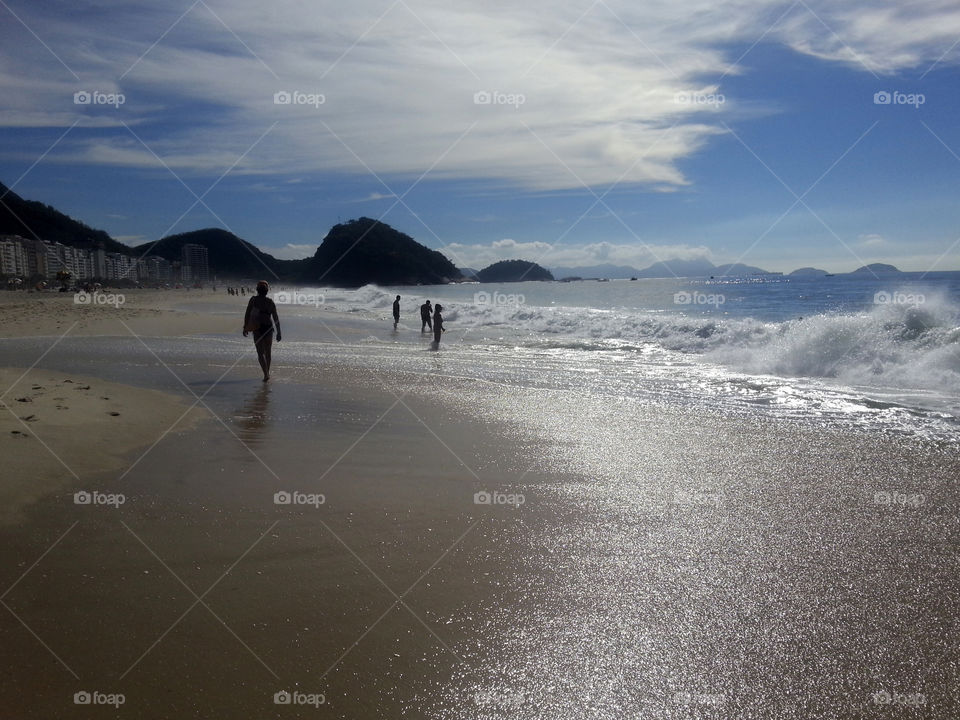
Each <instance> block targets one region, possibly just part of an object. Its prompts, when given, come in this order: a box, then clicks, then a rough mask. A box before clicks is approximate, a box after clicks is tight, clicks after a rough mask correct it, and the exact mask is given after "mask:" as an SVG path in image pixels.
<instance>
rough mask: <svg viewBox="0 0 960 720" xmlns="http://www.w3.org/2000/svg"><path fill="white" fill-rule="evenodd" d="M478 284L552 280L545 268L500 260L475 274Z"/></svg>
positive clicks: (517, 261) (525, 261)
mask: <svg viewBox="0 0 960 720" xmlns="http://www.w3.org/2000/svg"><path fill="white" fill-rule="evenodd" d="M477 280H479V281H480V282H521V281H523V280H553V275H552V274H551V273H550V271H549V270H547V269H546V268H543V267H540V266H539V265H537V264H536V263H535V262H530V261H529V260H501V261H500V262H495V263H494V264H493V265H488V266H487V267H485V268H484V269H483V270H481V271H480V272H478V273H477Z"/></svg>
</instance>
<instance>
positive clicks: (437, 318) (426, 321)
mask: <svg viewBox="0 0 960 720" xmlns="http://www.w3.org/2000/svg"><path fill="white" fill-rule="evenodd" d="M442 312H443V305H441V304H440V303H437V304H436V305H435V306H433V307H431V305H430V301H429V300H427V301H426V302H424V303H423V305H421V306H420V332H426V330H427V328H430V329H431V330H433V347H434V349H436V348H438V347H440V335H441V334H442V333H444V332H446V329H445V328H444V327H443V315H442ZM431 313H432V317H431ZM399 324H400V296H399V295H397V299H396V300H394V301H393V329H394V330H396V329H397V325H399Z"/></svg>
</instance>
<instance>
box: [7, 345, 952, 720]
mask: <svg viewBox="0 0 960 720" xmlns="http://www.w3.org/2000/svg"><path fill="white" fill-rule="evenodd" d="M119 334H120V333H118V335H119ZM131 347H132V346H131ZM157 347H158V348H159V349H158V352H160V353H161V355H163V356H164V357H165V358H166V357H167V355H165V354H163V345H162V344H161V345H158V346H157ZM283 348H284V346H283V345H281V346H280V348H279V349H278V357H280V358H284V355H283V354H282V353H283V352H287V353H288V359H286V360H285V362H284V364H281V366H280V368H281V370H282V371H280V372H275V381H272V382H271V383H269V384H263V383H261V382H259V380H258V379H256V378H257V373H256V369H255V364H254V361H253V360H252V358H251V357H249V356H248V357H245V358H243V359H242V362H239V363H238V364H236V365H235V367H233V369H232V370H230V372H229V373H228V374H227V375H226V376H224V377H223V378H222V379H221V380H219V381H218V378H219V377H221V374H222V373H223V372H224V371H225V370H226V369H227V368H228V367H229V363H228V362H226V361H225V360H224V359H223V358H221V357H220V356H219V355H217V356H213V355H212V356H211V359H210V360H209V367H196V363H194V364H193V365H190V364H189V363H186V361H183V360H182V359H180V358H179V357H178V358H176V362H173V360H171V363H172V364H173V367H175V368H176V369H177V371H178V372H181V373H188V372H189V373H192V374H190V375H189V377H187V378H186V379H187V385H188V386H189V387H191V388H193V389H194V391H195V392H197V393H198V394H201V393H203V392H205V391H207V389H208V386H210V385H214V384H215V387H214V388H213V389H211V390H210V391H209V393H208V394H207V395H205V396H204V397H205V399H206V402H207V403H208V404H209V407H210V413H211V415H212V417H211V418H208V419H207V420H205V421H202V422H200V423H198V424H197V425H196V426H195V427H194V428H193V429H192V430H191V431H190V432H187V433H184V434H182V435H180V436H176V437H174V436H173V435H169V436H167V437H165V438H164V439H163V440H161V441H160V442H159V443H157V445H156V446H155V447H154V448H153V449H152V450H151V451H150V453H149V454H148V455H147V456H146V457H144V458H143V460H142V461H140V462H139V463H138V465H137V467H136V469H135V471H134V472H130V473H128V474H127V475H126V476H125V477H123V479H122V481H121V480H120V479H119V475H120V473H119V472H117V471H112V472H111V471H102V472H99V473H98V472H92V473H90V474H86V473H85V474H84V476H83V478H84V480H88V479H89V482H88V484H91V485H95V486H96V487H99V488H104V489H105V491H118V492H119V491H122V492H123V493H124V494H125V497H126V502H125V503H124V504H122V505H120V506H119V507H113V506H110V505H92V504H91V505H84V506H78V505H75V504H74V503H73V497H72V491H73V490H74V489H75V488H74V487H67V488H65V489H64V491H62V492H60V493H57V494H52V495H50V494H47V495H45V496H43V497H42V498H41V499H39V500H38V501H37V502H34V503H33V504H31V505H29V506H28V507H27V508H26V509H25V510H24V515H23V517H22V519H21V521H20V522H19V523H18V524H16V525H13V526H8V527H6V528H3V529H0V540H2V541H0V548H2V549H0V553H2V562H0V568H2V576H0V598H2V600H3V603H4V605H5V606H6V607H5V609H2V612H0V618H2V619H0V643H2V646H3V647H4V649H5V652H4V653H3V660H2V661H0V662H2V665H0V706H2V707H3V708H4V709H5V712H6V713H7V714H9V715H10V716H11V717H23V718H33V717H37V718H41V717H43V718H46V717H74V716H77V717H79V716H81V715H83V716H86V715H87V714H89V713H91V712H93V711H94V709H93V708H85V707H78V706H75V705H74V704H73V695H74V693H76V692H78V691H84V690H86V691H90V692H93V691H99V692H101V693H104V694H105V695H104V697H107V696H109V694H110V693H122V694H123V695H124V698H125V702H124V705H123V706H122V708H121V709H120V710H119V711H118V712H114V710H113V708H109V707H107V708H99V709H98V710H99V712H111V713H114V714H115V715H117V716H119V717H129V718H161V717H197V718H206V717H320V716H323V717H333V718H356V717H410V718H542V717H555V718H570V719H573V718H577V719H579V718H596V717H604V718H606V717H610V718H615V717H616V718H619V717H651V718H660V717H676V718H687V717H719V718H727V717H729V718H741V717H743V718H746V717H757V718H765V717H775V718H797V720H800V719H801V718H819V717H823V718H834V717H836V718H859V717H875V716H879V717H924V718H944V719H946V718H953V717H956V716H957V713H958V710H960V702H958V698H957V690H956V688H957V686H958V685H957V681H958V679H960V678H958V670H957V668H958V660H960V651H958V649H957V646H956V643H955V642H954V640H953V638H954V637H955V635H956V630H957V627H956V618H957V617H958V616H960V613H958V611H960V608H958V607H957V605H958V601H960V600H958V599H960V592H958V590H960V587H958V585H960V582H958V580H957V574H956V571H955V566H956V560H955V552H956V549H957V547H958V546H960V542H958V541H960V537H958V533H960V524H958V521H957V517H958V510H960V493H958V491H957V488H956V478H957V477H960V472H958V471H960V461H958V457H957V452H956V449H955V448H954V447H948V446H936V445H931V444H925V443H921V442H919V441H917V440H915V439H912V438H909V437H906V436H902V437H898V436H870V435H866V434H863V433H849V432H838V431H836V430H829V429H826V428H817V427H816V426H814V425H801V424H798V423H791V422H787V421H781V422H761V421H759V420H757V421H749V420H744V419H741V418H730V417H723V416H721V415H709V414H703V413H692V412H690V411H689V410H684V409H682V408H671V407H669V406H652V405H647V404H644V403H641V402H637V401H632V400H628V399H623V398H619V399H617V398H603V397H596V396H590V395H588V394H585V393H574V392H559V391H555V390H550V389H531V388H518V387H515V386H507V385H500V384H496V383H489V382H482V381H478V380H472V379H470V378H454V377H448V376H445V375H444V367H445V366H444V360H443V353H440V354H434V355H432V356H427V357H429V359H428V360H425V365H424V372H423V373H405V372H403V373H401V372H395V371H390V369H389V368H386V369H384V370H383V371H380V372H376V373H372V372H370V371H366V370H362V369H357V368H353V367H351V366H350V364H349V362H348V358H345V359H344V361H343V362H328V363H325V364H323V365H320V366H313V365H307V364H303V363H301V362H294V361H291V360H290V359H289V357H290V356H294V357H295V356H296V351H295V349H294V348H292V347H291V348H288V349H287V350H284V349H283ZM410 351H411V350H410V349H409V348H407V347H398V348H397V352H410ZM85 352H86V351H85ZM211 352H212V351H211ZM224 352H225V354H226V355H228V356H229V352H230V348H227V350H226V351H224ZM89 353H90V354H91V356H92V357H95V356H96V348H95V347H93V348H92V349H90V350H89ZM86 358H87V355H86V354H84V353H82V352H78V351H76V350H74V351H72V353H71V355H70V357H66V356H64V357H58V356H57V355H56V353H51V354H50V356H48V357H47V358H45V360H44V362H43V363H42V365H43V366H44V369H45V371H49V372H55V371H56V370H57V369H58V367H59V368H60V370H61V371H62V370H65V369H68V368H69V369H75V368H76V367H78V366H82V365H83V364H84V363H85V362H87V360H86ZM121 370H122V372H123V373H124V374H123V375H122V377H124V378H126V381H127V382H134V380H136V377H137V374H136V373H137V372H140V373H147V372H148V370H149V372H151V373H152V372H156V369H148V368H145V367H144V368H139V369H138V368H137V367H135V368H134V369H133V370H130V369H126V368H123V369H122V368H119V367H118V368H114V369H113V371H111V369H110V368H109V367H104V366H100V367H96V366H93V365H91V367H90V368H89V373H88V374H89V376H91V377H94V378H95V377H96V376H97V375H98V374H101V375H102V376H112V377H114V378H119V377H121V374H120V373H121ZM141 380H142V382H141V383H139V384H143V385H145V386H148V387H154V386H155V385H154V384H153V380H151V381H150V382H148V381H147V376H146V375H143V377H142V378H141ZM134 384H137V383H134ZM171 392H172V394H173V395H174V396H175V397H178V398H179V399H180V400H181V401H184V402H187V401H191V398H190V396H189V395H186V394H185V393H184V392H183V389H182V388H181V389H180V390H179V391H176V389H175V387H174V389H173V390H171ZM178 392H179V394H178ZM398 397H400V398H401V400H399V401H398ZM138 453H140V454H142V449H140V450H139V451H134V452H131V453H129V454H128V455H127V457H128V458H132V457H134V456H137V455H138ZM104 470H105V469H104ZM77 487H79V485H77ZM284 492H286V493H300V495H296V496H295V498H296V499H297V500H299V501H301V502H302V503H303V504H292V503H291V504H277V503H276V502H275V495H276V493H284ZM486 492H490V493H494V498H495V499H496V500H497V501H503V502H502V503H500V504H490V505H485V504H476V502H475V494H476V493H486ZM320 495H322V496H323V498H322V499H323V502H322V503H321V502H320ZM521 495H522V496H523V497H522V500H523V502H522V504H517V503H519V500H520V496H521ZM280 497H281V499H283V498H284V497H285V496H280ZM486 497H487V496H486V495H481V496H480V499H484V498H486ZM511 499H512V501H513V503H514V504H510V502H511ZM283 690H286V691H290V692H293V691H296V692H299V693H303V695H300V696H298V699H299V700H300V701H304V702H309V701H317V702H318V701H319V696H320V694H322V695H323V700H324V704H323V705H322V706H321V707H319V709H317V708H314V707H313V706H311V705H309V704H301V705H297V706H285V705H276V704H274V693H276V692H279V691H283Z"/></svg>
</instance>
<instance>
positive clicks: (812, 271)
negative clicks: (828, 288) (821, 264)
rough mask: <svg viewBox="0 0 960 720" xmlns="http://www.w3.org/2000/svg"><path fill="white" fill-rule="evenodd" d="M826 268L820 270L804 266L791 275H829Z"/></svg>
mask: <svg viewBox="0 0 960 720" xmlns="http://www.w3.org/2000/svg"><path fill="white" fill-rule="evenodd" d="M829 274H830V273H828V272H827V271H826V270H820V269H819V268H815V267H802V268H797V269H796V270H794V271H793V272H792V273H790V275H800V276H805V277H810V276H815V275H829Z"/></svg>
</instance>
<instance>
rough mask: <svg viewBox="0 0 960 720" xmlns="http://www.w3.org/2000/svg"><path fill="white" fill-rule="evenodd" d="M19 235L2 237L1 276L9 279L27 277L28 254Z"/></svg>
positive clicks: (0, 248)
mask: <svg viewBox="0 0 960 720" xmlns="http://www.w3.org/2000/svg"><path fill="white" fill-rule="evenodd" d="M24 242H26V241H25V240H24V239H23V238H22V237H20V236H19V235H4V236H2V237H0V275H6V276H7V277H26V276H27V274H28V273H27V253H26V251H25V250H24V246H23V243H24Z"/></svg>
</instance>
